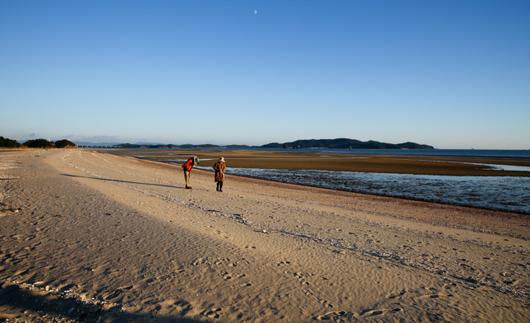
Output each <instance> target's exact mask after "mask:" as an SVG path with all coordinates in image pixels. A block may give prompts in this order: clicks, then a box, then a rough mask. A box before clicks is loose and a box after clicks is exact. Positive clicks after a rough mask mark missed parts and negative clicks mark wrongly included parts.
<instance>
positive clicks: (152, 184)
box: [61, 174, 184, 189]
mask: <svg viewBox="0 0 530 323" xmlns="http://www.w3.org/2000/svg"><path fill="white" fill-rule="evenodd" d="M61 175H63V176H68V177H77V178H89V179H97V180H100V181H106V182H116V183H127V184H140V185H149V186H159V187H168V188H178V189H184V187H178V186H174V185H167V184H156V183H142V182H133V181H126V180H122V179H113V178H102V177H90V176H79V175H72V174H61Z"/></svg>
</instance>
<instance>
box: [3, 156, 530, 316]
mask: <svg viewBox="0 0 530 323" xmlns="http://www.w3.org/2000/svg"><path fill="white" fill-rule="evenodd" d="M203 158H204V157H203ZM191 180H192V185H193V190H185V189H183V186H184V185H183V178H182V172H181V170H180V168H179V167H178V166H173V165H168V164H163V163H157V162H150V161H142V160H138V159H135V158H129V157H123V156H116V155H111V154H104V153H99V152H93V151H87V150H76V149H71V150H49V151H41V150H23V151H12V152H1V153H0V203H1V204H0V241H1V243H0V283H1V286H0V318H7V319H10V320H11V319H12V320H15V319H18V320H29V321H35V320H38V319H42V320H44V321H50V320H53V319H55V320H58V321H69V320H88V321H93V320H97V319H100V320H105V319H109V320H112V319H114V320H128V321H145V320H152V319H154V318H157V319H160V320H161V321H178V320H189V321H216V320H218V321H267V322H270V321H286V322H300V321H304V322H305V321H311V320H315V321H317V320H341V319H342V320H344V321H355V320H366V321H383V320H388V321H398V320H400V319H405V320H408V321H420V320H421V321H429V320H431V321H438V320H448V321H492V322H498V321H503V322H523V321H525V320H527V319H528V317H529V316H530V307H529V305H530V304H529V301H528V300H529V297H530V279H529V276H530V275H529V274H530V261H529V259H530V257H529V255H530V253H529V252H530V242H529V238H530V218H528V216H524V215H518V214H513V213H505V212H495V211H487V210H480V209H472V208H465V207H455V206H448V205H441V204H435V203H426V202H416V201H407V200H402V199H395V198H387V197H378V196H370V195H362V194H354V193H347V192H337V191H332V190H325V189H317V188H308V187H301V186H296V185H289V184H280V183H273V182H267V181H262V180H256V179H248V178H241V177H235V176H227V180H226V183H225V188H224V190H225V192H223V193H217V192H215V183H214V182H213V178H212V174H210V173H207V172H201V171H194V172H193V174H192V178H191Z"/></svg>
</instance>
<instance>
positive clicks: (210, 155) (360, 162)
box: [108, 149, 530, 177]
mask: <svg viewBox="0 0 530 323" xmlns="http://www.w3.org/2000/svg"><path fill="white" fill-rule="evenodd" d="M108 152H110V153H113V154H116V155H125V156H142V158H146V159H150V160H158V161H168V160H169V161H171V160H175V159H183V158H187V157H189V156H193V155H197V156H198V157H199V158H200V159H202V160H203V161H202V162H201V166H211V165H213V163H214V161H213V160H212V159H217V158H219V156H224V157H225V159H226V160H227V162H228V163H229V165H230V166H231V167H243V168H276V169H320V170H338V171H354V172H378V173H398V174H426V175H461V176H462V175H465V176H524V177H529V176H530V172H521V171H501V170H492V169H488V168H487V167H485V166H482V165H477V164H479V163H482V164H501V165H513V166H527V167H530V159H528V158H493V157H488V158H486V157H446V156H419V155H362V154H355V155H353V154H328V153H319V152H314V153H305V152H303V153H293V152H275V151H251V150H228V151H227V150H211V151H204V150H199V151H194V150H189V151H184V150H128V149H118V150H109V151H108Z"/></svg>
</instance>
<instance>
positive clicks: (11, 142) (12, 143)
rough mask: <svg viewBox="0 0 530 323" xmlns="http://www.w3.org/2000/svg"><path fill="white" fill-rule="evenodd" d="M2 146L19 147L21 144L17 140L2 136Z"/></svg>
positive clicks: (0, 138)
mask: <svg viewBox="0 0 530 323" xmlns="http://www.w3.org/2000/svg"><path fill="white" fill-rule="evenodd" d="M0 147H7V148H17V147H20V144H19V143H18V141H16V140H13V139H9V138H4V137H2V136H0Z"/></svg>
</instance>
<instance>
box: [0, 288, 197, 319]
mask: <svg viewBox="0 0 530 323" xmlns="http://www.w3.org/2000/svg"><path fill="white" fill-rule="evenodd" d="M0 305H2V306H3V307H4V310H3V312H4V313H3V314H10V313H6V309H5V307H8V308H10V309H12V311H13V312H15V313H23V312H24V311H26V310H29V311H30V313H31V312H35V313H33V314H34V315H44V314H49V315H53V316H61V317H63V318H68V319H71V320H75V321H81V322H100V321H101V322H107V321H111V322H149V321H157V322H203V321H199V320H193V319H187V318H184V317H179V316H167V315H166V316H163V315H161V316H159V315H153V314H149V313H126V312H122V311H121V310H119V309H112V308H111V309H103V308H102V307H101V306H99V305H95V304H89V303H85V302H81V301H79V300H76V299H71V298H65V299H61V298H57V299H54V298H51V297H46V296H39V295H33V294H32V293H30V292H29V291H27V290H24V289H21V288H19V287H18V286H16V285H10V286H7V287H6V286H3V287H0ZM184 314H185V313H184ZM22 316H23V315H22Z"/></svg>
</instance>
